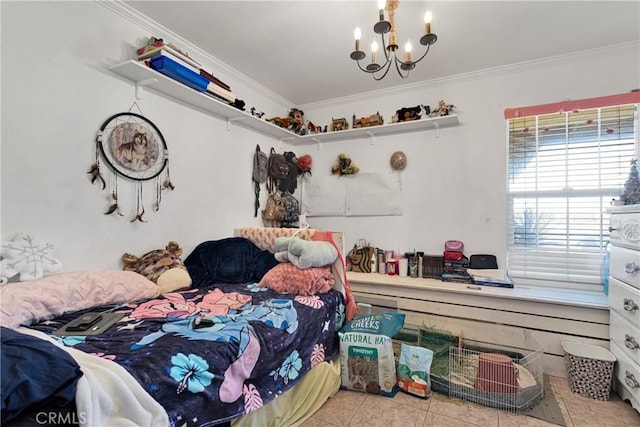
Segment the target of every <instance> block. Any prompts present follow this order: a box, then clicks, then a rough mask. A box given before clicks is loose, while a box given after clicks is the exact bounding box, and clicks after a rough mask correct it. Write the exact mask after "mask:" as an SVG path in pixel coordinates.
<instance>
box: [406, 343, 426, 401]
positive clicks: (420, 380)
mask: <svg viewBox="0 0 640 427" xmlns="http://www.w3.org/2000/svg"><path fill="white" fill-rule="evenodd" d="M432 361H433V351H432V350H429V349H428V348H424V347H416V346H412V345H408V344H402V346H401V347H400V360H399V361H398V387H399V388H400V390H402V391H405V392H407V393H410V394H413V395H415V396H418V397H422V398H425V399H426V398H427V397H429V395H430V391H431V376H430V375H429V373H430V371H431V362H432Z"/></svg>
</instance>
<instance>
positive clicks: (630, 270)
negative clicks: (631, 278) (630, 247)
mask: <svg viewBox="0 0 640 427" xmlns="http://www.w3.org/2000/svg"><path fill="white" fill-rule="evenodd" d="M624 271H625V272H626V273H627V274H635V273H637V272H638V271H640V265H638V264H636V263H635V262H633V261H632V262H628V263H626V264H625V265H624Z"/></svg>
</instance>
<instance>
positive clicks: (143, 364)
mask: <svg viewBox="0 0 640 427" xmlns="http://www.w3.org/2000/svg"><path fill="white" fill-rule="evenodd" d="M106 310H109V311H113V312H117V313H122V314H124V317H123V318H122V319H121V320H120V321H119V322H118V323H116V324H115V325H113V326H112V327H111V328H109V329H108V330H106V331H105V332H103V333H102V334H100V335H95V336H60V337H54V338H56V339H58V340H60V341H61V342H62V343H63V344H64V345H66V346H71V347H74V348H76V349H78V350H82V351H83V352H86V353H92V354H94V355H96V356H98V357H103V358H106V359H110V360H113V361H114V362H116V363H118V364H120V365H121V366H122V367H124V368H125V369H126V370H127V371H128V372H129V373H130V374H131V375H132V376H133V377H134V378H135V379H136V380H137V381H138V382H139V383H140V384H141V385H142V386H143V387H144V389H145V390H146V391H147V392H148V393H149V394H150V395H151V396H152V397H153V398H154V399H155V400H156V401H158V402H159V403H160V404H161V405H162V406H163V407H164V408H165V410H166V411H167V414H168V415H169V419H170V422H171V424H172V425H174V426H183V425H186V426H210V425H215V424H220V423H224V422H226V421H229V420H231V419H233V418H235V417H238V416H240V415H243V414H245V413H249V412H251V411H254V410H256V409H258V408H260V407H261V406H263V405H264V404H266V403H268V402H270V401H271V400H273V399H275V398H276V397H277V396H279V395H280V394H282V393H284V392H285V391H287V390H288V389H290V388H291V387H292V386H293V385H295V384H296V383H297V382H298V381H299V380H300V379H301V378H302V377H303V376H304V375H305V374H306V373H307V372H308V371H309V370H310V369H311V368H312V367H314V366H315V365H317V364H318V363H320V362H323V361H325V360H329V359H331V358H333V357H334V356H335V355H336V354H337V353H338V351H339V341H338V334H337V330H338V329H339V328H340V327H341V326H342V323H343V321H344V298H343V296H342V294H341V293H340V292H338V291H335V290H331V291H329V292H328V293H325V294H319V295H314V296H296V295H290V294H279V293H276V292H274V291H271V290H268V289H265V288H260V287H258V286H257V284H256V283H247V284H223V283H220V284H215V285H210V286H205V287H201V288H199V289H190V290H187V291H181V292H174V293H168V294H165V295H162V296H159V297H157V298H155V299H151V300H147V301H145V302H141V303H135V304H124V305H120V306H103V307H93V308H91V309H89V310H84V311H82V312H75V313H67V314H65V315H63V316H61V317H58V318H55V319H52V320H47V321H44V322H41V323H38V324H35V325H32V326H31V328H33V329H37V330H40V331H43V332H46V333H48V334H51V333H52V332H53V331H55V330H56V329H57V328H59V327H60V326H62V325H64V324H65V323H67V322H68V321H70V320H72V319H74V318H76V317H78V315H79V314H81V313H84V312H89V311H91V312H96V311H97V312H100V311H106Z"/></svg>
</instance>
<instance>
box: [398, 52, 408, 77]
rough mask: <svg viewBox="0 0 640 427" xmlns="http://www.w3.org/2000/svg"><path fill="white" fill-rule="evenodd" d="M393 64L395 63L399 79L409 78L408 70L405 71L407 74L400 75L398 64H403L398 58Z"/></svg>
mask: <svg viewBox="0 0 640 427" xmlns="http://www.w3.org/2000/svg"><path fill="white" fill-rule="evenodd" d="M395 63H396V70H397V71H398V74H399V75H400V77H402V78H403V79H406V78H407V77H409V70H407V74H402V70H400V64H404V62H402V61H400V60H399V59H398V57H396V60H395Z"/></svg>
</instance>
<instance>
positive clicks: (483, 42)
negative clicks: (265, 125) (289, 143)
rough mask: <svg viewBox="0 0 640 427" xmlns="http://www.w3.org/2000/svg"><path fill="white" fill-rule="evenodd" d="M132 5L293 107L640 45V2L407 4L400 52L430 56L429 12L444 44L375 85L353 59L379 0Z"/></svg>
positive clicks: (369, 36)
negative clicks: (425, 48)
mask: <svg viewBox="0 0 640 427" xmlns="http://www.w3.org/2000/svg"><path fill="white" fill-rule="evenodd" d="M125 3H127V4H128V5H129V6H131V7H133V8H135V9H137V10H139V11H140V12H142V13H143V14H144V15H146V16H148V17H149V18H151V19H153V20H154V21H156V22H158V23H159V24H161V25H163V26H164V27H166V28H168V29H169V30H171V31H172V32H173V33H175V34H177V35H179V36H180V37H182V38H184V39H186V40H189V41H190V42H191V43H193V44H195V45H196V46H198V47H199V48H201V49H203V50H204V51H206V52H208V53H210V54H211V55H212V56H214V57H215V58H217V59H219V60H220V61H222V62H224V63H226V64H228V65H230V66H231V67H232V68H234V69H235V70H237V71H239V72H240V73H242V74H244V75H245V76H247V77H249V78H250V79H252V80H254V81H256V82H258V83H259V84H261V85H262V86H264V87H266V88H268V89H270V90H271V91H272V92H275V93H276V94H278V95H280V96H281V97H283V98H284V99H286V100H288V101H290V102H291V103H292V104H293V105H304V104H309V103H314V102H320V101H324V100H328V99H335V98H340V97H343V96H349V95H355V94H358V93H363V92H369V91H376V90H380V89H386V88H389V87H393V86H399V85H404V84H412V83H417V82H421V81H425V80H434V79H440V78H446V77H450V76H454V75H460V74H465V73H472V72H476V71H479V70H485V69H490V68H495V67H501V66H505V65H510V64H516V63H521V62H527V61H532V60H538V59H541V58H548V57H553V56H558V55H565V54H568V53H571V52H579V51H585V50H591V49H597V48H602V47H605V46H610V45H615V44H619V43H625V42H631V41H639V40H640V1H638V0H635V1H618V2H616V1H576V0H574V1H451V0H450V1H442V0H440V1H408V0H403V1H401V2H400V5H399V8H398V10H397V11H396V28H397V34H398V44H399V45H400V46H401V48H403V47H404V44H405V43H406V41H407V40H408V39H409V40H411V42H412V44H413V46H414V48H413V52H414V53H413V55H414V58H415V56H416V55H418V52H422V49H421V48H422V46H420V45H419V39H420V37H421V36H422V35H423V33H424V21H423V18H422V17H423V15H424V12H425V10H426V9H429V10H431V11H432V13H433V22H432V32H433V33H435V34H437V36H438V41H437V43H436V44H434V45H433V46H432V48H431V51H430V52H429V54H428V55H427V56H426V57H425V59H424V60H423V61H422V62H420V63H419V64H417V65H416V68H415V70H413V71H412V72H411V74H410V76H409V77H408V78H406V79H402V78H400V76H398V74H397V72H396V71H395V70H391V71H390V72H389V74H388V75H387V76H386V77H385V78H384V79H383V80H381V81H375V80H374V79H373V78H372V77H371V76H370V75H367V74H365V73H363V72H361V71H360V70H359V69H358V67H357V66H356V63H355V61H353V60H352V59H350V57H349V55H350V53H351V51H352V50H353V49H354V47H355V42H354V38H353V30H354V29H355V27H356V26H357V25H358V26H360V28H361V30H362V44H361V48H362V50H365V51H368V50H369V49H368V47H369V46H370V44H371V41H372V40H373V39H374V37H373V36H374V33H373V25H374V24H375V22H376V21H377V19H378V11H377V2H376V1H375V0H369V1H326V0H325V1H319V0H307V1H241V0H237V1H126V2H125ZM378 37H379V36H378ZM379 43H380V42H379ZM367 55H368V57H367V59H366V60H365V61H367V60H368V59H369V57H370V53H369V52H367ZM366 63H368V62H366ZM213 71H214V73H215V70H213ZM630 89H632V88H630ZM237 95H238V96H239V97H240V98H242V94H241V93H237Z"/></svg>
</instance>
